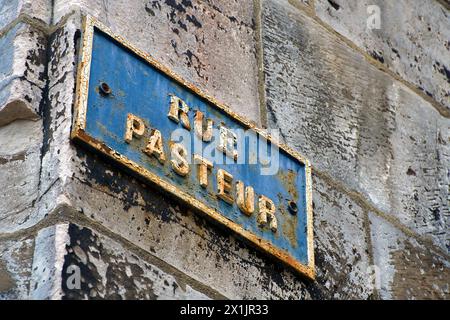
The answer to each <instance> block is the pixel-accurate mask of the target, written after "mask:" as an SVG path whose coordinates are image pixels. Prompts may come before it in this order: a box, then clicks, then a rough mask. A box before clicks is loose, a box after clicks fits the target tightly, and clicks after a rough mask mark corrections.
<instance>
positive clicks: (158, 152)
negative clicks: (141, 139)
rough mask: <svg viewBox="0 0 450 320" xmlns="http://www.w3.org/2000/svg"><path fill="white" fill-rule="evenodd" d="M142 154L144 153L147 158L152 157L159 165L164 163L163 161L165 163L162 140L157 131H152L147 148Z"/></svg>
mask: <svg viewBox="0 0 450 320" xmlns="http://www.w3.org/2000/svg"><path fill="white" fill-rule="evenodd" d="M144 153H146V154H147V155H148V156H152V155H154V156H155V157H156V158H157V159H158V160H159V162H161V163H164V161H166V156H165V154H164V147H163V139H162V136H161V132H160V131H159V130H156V129H152V133H151V136H150V139H149V140H148V143H147V146H146V147H145V149H144Z"/></svg>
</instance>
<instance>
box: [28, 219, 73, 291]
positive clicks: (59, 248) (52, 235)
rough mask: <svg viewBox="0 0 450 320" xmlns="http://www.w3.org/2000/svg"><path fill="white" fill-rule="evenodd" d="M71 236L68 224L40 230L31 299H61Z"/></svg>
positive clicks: (36, 246) (36, 244)
mask: <svg viewBox="0 0 450 320" xmlns="http://www.w3.org/2000/svg"><path fill="white" fill-rule="evenodd" d="M69 243H70V238H69V233H68V225H67V224H58V225H54V226H50V227H47V228H44V229H42V230H40V231H39V232H38V234H37V236H36V240H35V249H34V255H33V273H32V276H31V287H30V298H31V299H38V300H44V299H46V300H47V299H53V300H56V299H61V297H62V296H63V290H62V270H63V269H62V268H63V265H64V256H65V254H66V246H67V245H69Z"/></svg>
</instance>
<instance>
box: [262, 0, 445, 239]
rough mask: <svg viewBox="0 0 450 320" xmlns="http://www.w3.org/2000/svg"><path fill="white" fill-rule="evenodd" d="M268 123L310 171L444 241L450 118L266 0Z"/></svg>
mask: <svg viewBox="0 0 450 320" xmlns="http://www.w3.org/2000/svg"><path fill="white" fill-rule="evenodd" d="M263 26H264V27H263V41H264V61H265V74H266V91H267V107H268V112H269V115H268V118H269V124H270V126H271V127H273V128H279V129H280V131H281V135H282V136H283V138H284V139H285V141H286V143H288V144H289V145H291V146H293V147H295V148H296V149H297V150H298V151H299V152H300V153H302V154H303V155H305V156H307V157H308V158H310V159H311V161H312V164H313V167H314V168H315V169H317V170H319V171H323V172H326V173H328V174H329V175H330V176H332V177H333V178H335V179H336V180H338V181H342V182H343V183H344V184H345V185H347V186H348V188H349V189H350V190H355V191H356V192H359V193H360V194H362V195H363V196H364V197H365V198H367V199H368V200H369V202H370V203H372V204H373V205H375V206H376V208H377V209H379V210H383V211H384V212H388V213H390V214H392V215H393V216H395V217H396V218H397V219H399V220H400V221H401V222H402V223H404V224H405V225H407V226H408V227H410V228H413V229H414V230H416V231H417V232H419V233H420V234H422V235H426V236H429V237H431V238H432V239H433V241H434V242H435V243H436V244H438V245H440V246H441V247H442V248H445V247H448V245H449V243H448V236H446V234H447V235H448V231H446V230H448V223H449V222H448V219H449V214H450V212H449V205H448V197H449V184H450V183H449V182H450V181H449V174H448V163H450V143H449V142H450V130H449V128H450V120H449V119H447V118H444V117H442V116H441V115H440V114H439V113H438V112H437V111H436V110H435V109H434V108H433V107H432V106H431V105H430V104H429V103H428V102H426V101H424V100H423V99H421V98H420V97H418V96H417V95H416V94H414V93H413V92H411V91H410V90H409V89H408V88H406V87H405V86H403V85H402V84H400V83H398V82H396V81H395V80H393V79H392V78H391V77H389V76H388V75H386V74H385V73H384V72H382V71H380V70H378V69H377V68H375V67H373V66H372V65H370V64H369V63H368V62H367V61H366V59H365V58H364V56H363V55H362V54H360V53H358V52H356V51H355V50H354V49H352V48H350V47H348V46H347V45H346V44H344V43H342V41H341V40H340V39H339V38H338V37H337V36H335V35H333V34H330V33H329V32H328V31H327V30H326V29H325V28H323V27H322V26H320V25H319V24H317V23H316V22H315V21H314V20H313V19H311V18H309V17H308V16H306V15H305V14H304V13H303V12H302V11H300V10H298V9H297V8H295V7H293V6H290V5H289V4H284V2H274V1H264V11H263Z"/></svg>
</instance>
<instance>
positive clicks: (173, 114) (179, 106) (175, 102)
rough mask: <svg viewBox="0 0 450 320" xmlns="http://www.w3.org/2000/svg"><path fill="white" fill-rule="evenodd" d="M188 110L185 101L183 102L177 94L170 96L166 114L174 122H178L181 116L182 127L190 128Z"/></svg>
mask: <svg viewBox="0 0 450 320" xmlns="http://www.w3.org/2000/svg"><path fill="white" fill-rule="evenodd" d="M188 112H189V106H188V105H187V104H186V102H184V101H183V100H181V99H180V98H178V97H177V96H170V109H169V113H168V114H167V116H168V117H169V119H170V120H172V121H175V122H176V123H179V122H180V118H181V124H182V125H183V127H185V128H186V129H188V130H191V124H190V122H189V117H188Z"/></svg>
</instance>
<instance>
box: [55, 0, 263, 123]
mask: <svg viewBox="0 0 450 320" xmlns="http://www.w3.org/2000/svg"><path fill="white" fill-rule="evenodd" d="M73 10H75V11H78V12H81V13H83V14H91V15H92V16H94V17H96V18H97V19H99V20H100V21H101V22H103V23H104V24H106V25H107V26H108V27H110V28H111V29H112V30H113V31H114V32H116V33H118V34H120V35H121V36H123V37H124V38H126V39H127V40H129V41H130V42H131V43H133V44H134V45H135V46H137V47H138V48H140V49H142V50H144V51H145V52H148V53H149V54H151V55H152V56H153V57H155V58H156V59H157V60H159V61H161V62H162V63H163V64H164V65H166V66H167V67H169V68H170V69H172V70H173V71H174V72H175V73H177V74H179V75H181V76H182V77H183V78H184V79H185V80H187V81H190V82H192V83H194V84H195V85H197V86H198V87H199V88H201V89H202V90H204V91H205V92H206V93H208V94H210V95H211V96H213V97H215V98H216V99H218V100H219V101H222V102H223V103H226V104H227V105H229V106H230V107H231V108H232V109H233V110H234V111H236V112H237V113H240V114H243V115H245V116H247V117H248V118H250V119H251V120H254V121H256V122H259V104H258V96H257V93H258V90H257V79H258V77H257V66H256V57H255V44H254V23H253V2H252V1H200V0H195V1H191V0H170V1H169V0H167V1H144V0H140V1H114V3H112V2H104V1H100V0H96V1H91V0H89V1H87V0H82V1H74V0H72V1H66V0H64V1H59V0H58V1H55V6H54V14H55V17H54V21H55V22H57V21H59V19H60V18H61V17H62V16H64V15H66V14H67V13H69V12H71V11H73Z"/></svg>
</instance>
